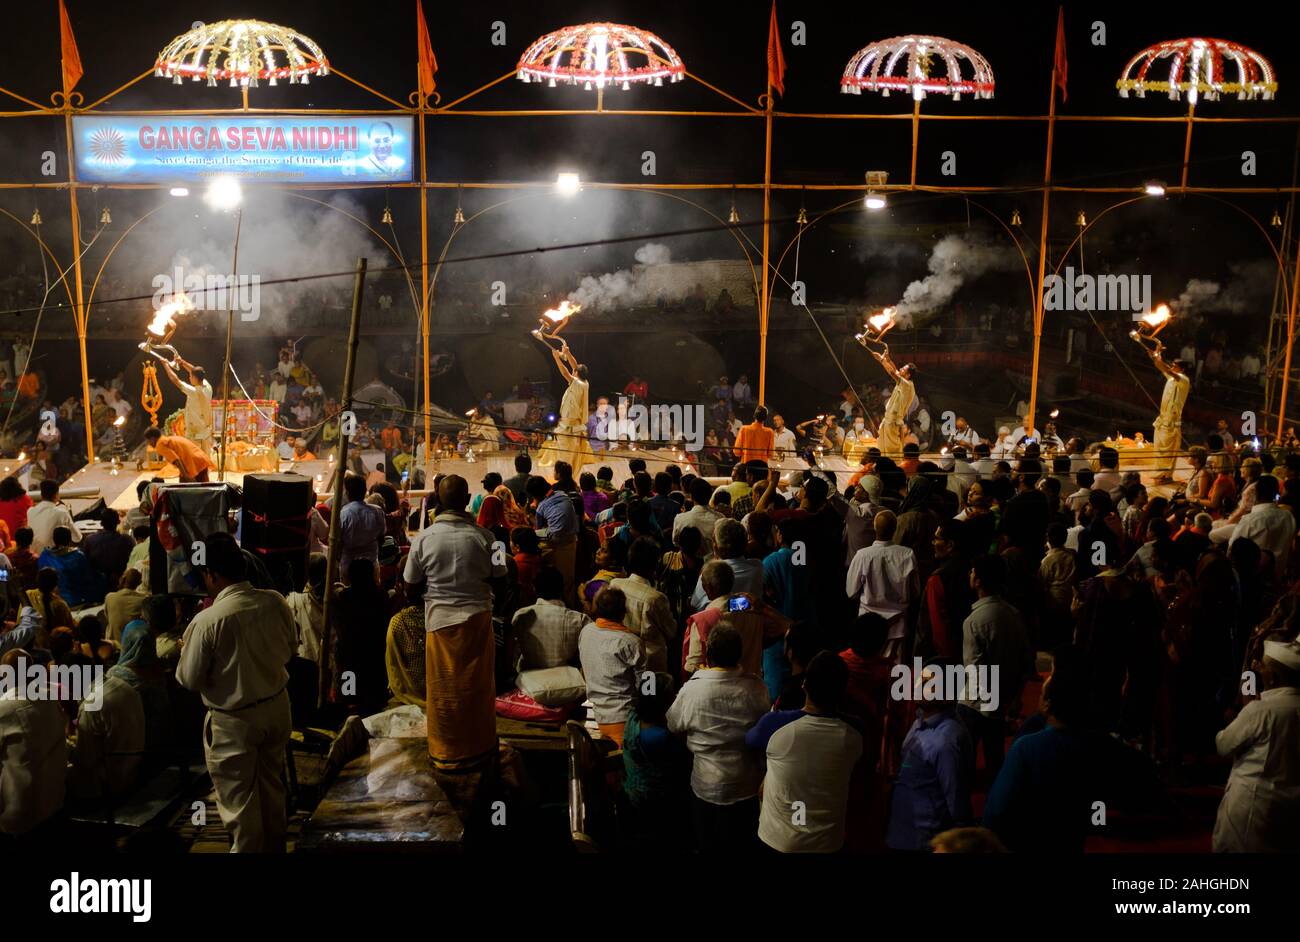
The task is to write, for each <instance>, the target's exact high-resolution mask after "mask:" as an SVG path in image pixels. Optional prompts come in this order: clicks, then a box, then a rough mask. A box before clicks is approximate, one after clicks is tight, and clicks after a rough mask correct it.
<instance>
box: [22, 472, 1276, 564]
mask: <svg viewBox="0 0 1300 942" xmlns="http://www.w3.org/2000/svg"><path fill="white" fill-rule="evenodd" d="M1276 501H1277V478H1275V477H1273V476H1272V475H1271V474H1266V475H1264V476H1263V477H1261V478H1260V479H1259V480H1258V481H1256V482H1255V506H1254V507H1252V508H1250V513H1248V514H1246V515H1245V516H1244V517H1242V518H1241V519H1240V520H1239V521H1237V527H1236V529H1235V530H1234V531H1233V534H1232V540H1231V541H1230V542H1229V543H1228V546H1229V547H1231V546H1232V544H1233V543H1236V542H1237V541H1238V540H1243V539H1245V540H1252V541H1254V543H1255V544H1256V545H1257V546H1258V547H1259V548H1260V550H1261V551H1266V552H1269V553H1272V554H1273V562H1274V564H1275V565H1276V566H1277V572H1278V575H1279V576H1284V575H1285V574H1286V564H1287V559H1288V558H1289V557H1290V555H1291V541H1292V539H1293V538H1294V537H1295V529H1296V522H1295V517H1294V516H1293V515H1292V513H1291V509H1290V508H1289V507H1284V506H1283V505H1282V504H1279V503H1276ZM29 519H30V513H29Z"/></svg>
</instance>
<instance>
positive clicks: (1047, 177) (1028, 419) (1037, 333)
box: [1025, 61, 1056, 435]
mask: <svg viewBox="0 0 1300 942" xmlns="http://www.w3.org/2000/svg"><path fill="white" fill-rule="evenodd" d="M1049 94H1050V96H1051V98H1050V101H1049V102H1048V106H1047V158H1046V160H1044V162H1043V211H1042V215H1043V220H1042V223H1041V225H1040V226H1039V230H1038V284H1037V288H1036V291H1035V294H1034V360H1033V365H1032V366H1031V367H1030V374H1029V411H1028V412H1027V413H1026V414H1025V433H1026V434H1027V435H1033V434H1034V414H1035V412H1036V411H1037V409H1038V361H1039V356H1040V354H1041V352H1042V347H1043V273H1044V269H1045V267H1046V265H1047V218H1048V209H1049V208H1050V204H1051V197H1052V137H1053V132H1054V131H1055V129H1056V64H1055V61H1053V63H1052V85H1051V90H1050V92H1049Z"/></svg>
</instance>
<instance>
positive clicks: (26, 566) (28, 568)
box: [5, 527, 40, 592]
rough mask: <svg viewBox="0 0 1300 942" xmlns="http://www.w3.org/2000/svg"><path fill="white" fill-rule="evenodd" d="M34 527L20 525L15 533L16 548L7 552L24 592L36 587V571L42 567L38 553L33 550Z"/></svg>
mask: <svg viewBox="0 0 1300 942" xmlns="http://www.w3.org/2000/svg"><path fill="white" fill-rule="evenodd" d="M32 538H33V534H32V528H31V527H19V528H18V530H17V531H16V532H15V533H14V548H13V549H11V550H9V551H8V552H6V553H5V555H6V556H8V557H9V565H10V567H11V568H12V570H13V572H14V575H15V576H16V577H17V579H18V583H19V585H18V587H19V588H20V589H21V590H23V591H24V592H25V591H27V590H28V589H34V588H36V571H37V570H38V569H40V563H39V562H38V561H37V557H36V554H35V553H33V552H32Z"/></svg>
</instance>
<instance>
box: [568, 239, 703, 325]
mask: <svg viewBox="0 0 1300 942" xmlns="http://www.w3.org/2000/svg"><path fill="white" fill-rule="evenodd" d="M634 257H635V258H636V260H637V262H638V265H637V267H636V268H634V269H631V270H628V269H626V268H622V269H619V270H618V271H615V272H610V273H609V274H605V275H588V276H587V277H585V278H583V279H582V281H580V282H579V283H578V287H577V288H576V289H574V290H573V291H572V292H570V293H569V300H570V301H572V302H574V303H575V304H580V305H582V306H583V307H585V308H591V309H595V310H601V309H610V308H619V307H634V306H637V305H640V304H649V303H653V302H654V301H656V300H657V299H659V298H664V299H665V300H668V301H679V300H681V299H682V298H684V297H686V293H687V292H688V291H689V290H690V287H691V286H690V285H689V284H687V283H686V282H684V281H671V280H669V281H665V280H664V279H659V278H654V277H653V276H652V275H651V270H652V269H653V268H654V267H655V266H656V265H666V264H668V262H669V261H670V260H671V259H672V252H671V251H670V250H669V248H668V246H666V245H664V244H662V243H660V242H647V243H646V244H645V245H643V246H641V247H640V248H639V249H637V250H636V255H635V256H634Z"/></svg>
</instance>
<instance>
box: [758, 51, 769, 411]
mask: <svg viewBox="0 0 1300 942" xmlns="http://www.w3.org/2000/svg"><path fill="white" fill-rule="evenodd" d="M766 100H767V107H766V109H765V111H766V124H767V134H766V138H767V141H766V145H765V147H764V156H763V295H762V297H761V298H760V299H759V306H760V311H759V316H758V404H759V405H766V404H767V317H768V312H769V309H770V303H771V297H772V293H771V289H770V284H771V282H770V281H769V273H768V270H767V265H768V251H769V248H770V245H771V240H772V214H771V206H772V73H771V70H770V69H769V70H768V75H767V99H766Z"/></svg>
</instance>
